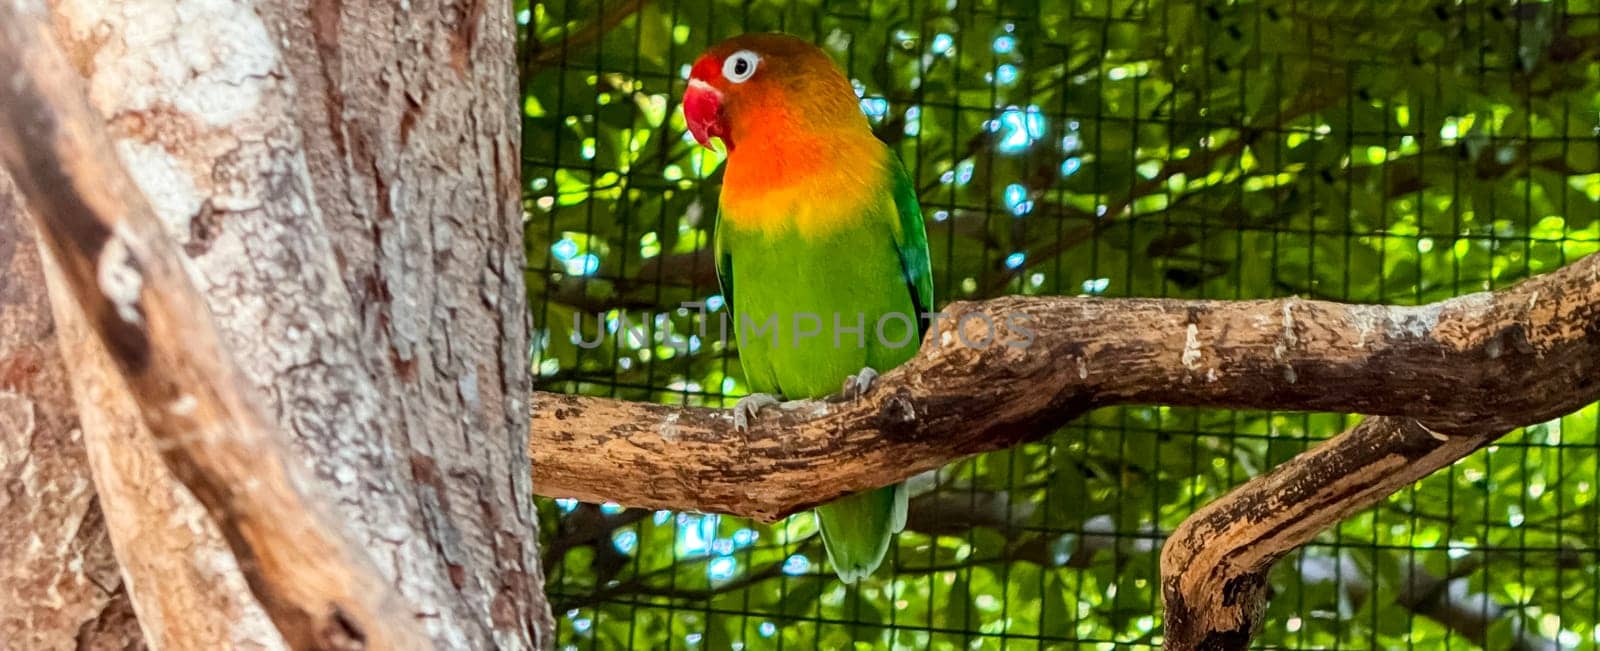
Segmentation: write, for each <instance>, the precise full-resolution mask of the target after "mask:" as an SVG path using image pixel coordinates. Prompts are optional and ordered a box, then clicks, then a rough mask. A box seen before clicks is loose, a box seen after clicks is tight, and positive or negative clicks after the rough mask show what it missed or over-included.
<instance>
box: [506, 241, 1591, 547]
mask: <svg viewBox="0 0 1600 651" xmlns="http://www.w3.org/2000/svg"><path fill="white" fill-rule="evenodd" d="M947 313H949V314H950V317H947V318H943V319H940V323H939V324H938V325H939V329H938V331H936V332H933V333H930V335H929V339H928V342H927V343H926V344H925V345H924V346H923V349H922V352H921V353H920V354H919V355H918V356H917V357H916V358H915V359H913V360H912V361H910V362H908V363H907V364H905V365H903V366H901V367H900V368H897V369H895V370H893V371H891V372H889V373H886V374H885V375H884V376H883V377H882V378H880V379H879V381H878V384H877V385H876V386H875V387H874V389H873V390H872V391H871V392H870V393H868V394H867V395H866V396H865V397H863V398H862V399H860V400H858V401H855V402H850V403H839V402H829V401H802V402H796V403H789V404H787V405H785V408H783V409H781V410H780V409H774V410H771V411H769V412H765V413H764V414H763V416H762V418H761V419H759V420H758V422H757V423H756V424H755V426H754V427H752V429H751V430H750V431H749V432H735V431H734V430H733V428H732V426H731V425H732V423H731V419H730V418H729V416H728V412H727V411H726V410H718V409H703V408H680V407H673V406H667V405H656V404H646V403H634V402H623V401H618V400H611V399H605V398H593V397H586V396H574V395H558V394H548V393H539V394H537V395H536V396H535V404H536V405H538V406H539V407H538V408H537V409H536V410H535V413H534V415H533V420H532V429H531V442H530V454H531V455H532V457H533V460H534V490H535V492H537V493H539V494H542V495H551V496H566V497H576V498H578V499H581V500H585V501H595V502H599V501H606V500H610V501H616V502H619V503H621V504H624V505H627V506H636V507H643V508H652V509H663V508H664V509H679V510H700V511H716V512H723V513H731V514H735V515H742V516H748V517H753V518H757V519H761V520H767V521H772V520H776V519H778V518H781V517H783V516H785V515H787V514H790V513H794V512H796V511H799V510H803V509H806V508H809V507H811V506H814V505H816V504H819V503H823V502H826V501H828V500H831V499H833V498H835V497H838V496H841V495H845V494H848V493H851V492H855V491H860V490H865V489H868V488H872V487H876V486H882V485H886V484H890V483H893V482H896V481H899V480H902V479H905V478H907V477H910V476H912V475H914V474H916V473H918V472H922V471H924V470H929V469H932V468H936V467H939V466H942V465H944V464H946V463H949V462H950V461H953V460H956V459H960V458H963V457H966V456H968V455H972V454H977V453H981V452H988V451H992V450H998V449H1002V448H1006V447H1010V446H1012V445H1015V444H1017V443H1020V442H1023V441H1027V440H1032V439H1036V438H1039V437H1041V436H1043V435H1045V434H1047V433H1048V432H1050V431H1052V430H1053V429H1055V428H1056V427H1058V426H1060V425H1062V424H1064V423H1066V422H1067V421H1069V420H1071V419H1073V418H1075V417H1077V416H1079V415H1082V414H1084V413H1085V412H1087V411H1089V410H1091V409H1094V408H1097V407H1103V406H1108V405H1125V404H1163V405H1175V406H1198V407H1219V408H1253V409H1278V410H1305V411H1327V412H1343V413H1365V414H1375V415H1392V416H1407V417H1410V418H1415V419H1418V420H1419V421H1420V422H1421V423H1423V424H1425V425H1426V427H1427V428H1428V429H1429V430H1432V431H1433V432H1435V433H1443V434H1441V437H1443V438H1446V439H1448V440H1445V441H1441V440H1439V437H1435V436H1433V435H1431V434H1428V432H1427V431H1426V430H1424V429H1422V427H1421V426H1416V425H1413V426H1412V427H1411V428H1410V429H1406V430H1404V431H1405V432H1409V433H1411V434H1416V433H1418V432H1420V433H1421V434H1422V435H1423V438H1425V439H1426V440H1421V439H1418V440H1415V441H1412V440H1410V439H1380V440H1372V439H1368V438H1365V437H1363V438H1361V439H1360V440H1361V441H1370V442H1372V443H1374V444H1377V443H1383V444H1388V445H1410V446H1413V447H1416V448H1417V449H1416V450H1412V453H1413V454H1414V455H1416V456H1417V457H1418V460H1416V461H1414V463H1421V460H1420V458H1421V457H1423V456H1426V454H1454V453H1457V452H1459V453H1461V454H1465V453H1467V452H1470V450H1471V449H1474V448H1475V447H1477V446H1478V445H1481V444H1482V443H1483V442H1485V441H1487V440H1491V439H1492V438H1493V437H1495V436H1498V435H1500V434H1501V433H1503V432H1505V431H1508V430H1510V429H1513V428H1516V427H1519V426H1522V425H1527V424H1531V423H1538V422H1543V421H1545V420H1549V419H1550V418H1554V417H1556V416H1560V415H1563V414H1566V413H1569V412H1571V411H1574V410H1576V409H1578V408H1580V407H1582V406H1584V405H1586V404H1588V403H1590V402H1593V401H1594V400H1595V398H1596V396H1597V395H1600V257H1596V256H1591V257H1589V258H1586V259H1583V260H1581V261H1579V262H1576V263H1574V264H1572V265H1570V266H1568V267H1566V268H1564V269H1561V270H1559V271H1556V272H1554V273H1551V274H1548V275H1546V276H1542V277H1538V278H1534V279H1532V280H1529V281H1526V282H1523V283H1521V284H1518V285H1516V286H1513V287H1510V288H1508V289H1504V290H1501V291H1499V292H1495V293H1480V294H1473V295H1469V296H1463V297H1459V298H1455V299H1451V300H1448V301H1443V302H1440V303H1435V304H1431V305H1426V306H1421V307H1402V306H1377V305H1347V304H1339V303H1330V302H1322V301H1306V300H1300V299H1294V298H1289V299H1279V300H1265V301H1190V300H1147V299H1121V300H1117V299H1096V298H1060V297H1051V298H1042V297H1006V298H1000V299H994V300H990V301H986V302H983V303H956V304H953V305H951V306H950V307H949V308H948V309H947ZM1015 323H1022V324H1025V325H1026V326H1027V328H1028V330H1031V331H1032V332H1031V334H1032V335H1033V338H1032V339H1031V342H1030V343H1028V345H1027V346H1026V347H1020V344H1021V343H1023V342H1024V341H1026V336H1027V335H1028V334H1030V333H1027V332H1023V331H1022V330H1021V329H1019V328H1014V327H1009V325H1008V324H1015ZM986 324H993V325H994V332H995V333H997V334H993V335H991V333H990V332H989V331H988V329H987V327H986ZM958 325H959V329H958V328H957V326H958ZM958 332H959V336H958ZM984 342H992V343H990V344H989V345H987V346H982V345H981V344H983V343H984ZM1007 344H1013V345H1017V346H1018V347H1013V346H1012V345H1007ZM1382 422H1384V421H1382V420H1379V421H1376V422H1374V424H1373V425H1369V426H1367V427H1368V428H1369V430H1370V429H1371V428H1373V427H1376V426H1377V425H1378V424H1379V423H1382ZM1398 425H1399V423H1393V424H1391V426H1398ZM1372 433H1376V432H1372ZM1402 450H1411V448H1402ZM1379 452H1380V451H1378V450H1373V451H1371V454H1374V455H1378V454H1379ZM1425 453H1426V454H1425ZM1379 456H1380V457H1381V455H1379ZM1429 458H1430V459H1431V458H1432V457H1429ZM1441 459H1442V457H1441ZM1441 462H1442V461H1441ZM1413 467H1415V466H1413ZM1335 479H1336V478H1333V477H1329V478H1328V481H1333V480H1335Z"/></svg>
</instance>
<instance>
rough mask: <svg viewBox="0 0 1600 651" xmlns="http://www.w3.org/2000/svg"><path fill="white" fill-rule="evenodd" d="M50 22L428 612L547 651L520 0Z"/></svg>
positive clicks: (303, 432) (267, 383)
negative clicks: (529, 455) (523, 172)
mask: <svg viewBox="0 0 1600 651" xmlns="http://www.w3.org/2000/svg"><path fill="white" fill-rule="evenodd" d="M53 18H54V26H55V28H56V33H57V36H58V38H59V39H60V41H61V42H62V43H63V44H64V45H65V47H66V49H67V51H68V53H69V56H70V58H71V60H72V62H73V64H74V65H75V66H76V67H77V69H78V71H79V73H80V74H81V75H83V76H84V77H85V78H86V79H87V80H88V82H89V88H90V96H91V98H92V100H93V103H94V105H95V108H96V109H97V110H98V111H99V112H100V114H101V116H102V117H103V118H104V119H105V120H106V122H107V123H108V124H109V125H110V128H111V131H112V135H113V138H114V141H115V143H116V145H117V149H118V154H119V157H120V159H121V160H122V162H123V163H124V164H125V165H126V167H127V168H128V170H129V171H130V173H131V174H132V176H133V178H134V180H135V182H136V183H137V185H138V186H139V189H140V190H142V191H143V193H144V194H145V195H146V196H148V197H150V199H151V201H152V203H153V204H154V206H155V208H156V212H157V214H158V215H159V216H160V217H161V219H162V221H163V222H164V224H165V227H166V230H167V233H168V235H169V236H170V237H172V238H173V239H174V240H176V241H177V242H178V243H179V244H181V247H182V251H183V252H184V254H186V259H185V267H186V270H187V271H188V272H189V274H190V275H191V277H192V278H193V279H194V280H195V282H196V283H197V284H198V285H199V286H200V287H201V289H202V290H203V292H204V295H205V299H206V303H207V307H209V308H210V311H211V312H212V313H213V314H214V315H215V316H216V317H217V319H218V323H219V325H220V327H221V329H222V331H223V335H224V337H225V340H226V343H227V347H228V348H229V349H230V350H232V351H234V353H235V356H236V358H237V359H238V360H239V361H240V364H241V367H242V370H243V371H244V375H245V376H246V378H247V379H248V381H249V383H250V384H252V385H253V386H254V388H255V389H256V390H257V391H258V392H259V393H260V395H262V396H263V397H264V398H265V400H264V402H265V404H266V405H267V406H268V408H269V410H270V411H271V413H272V416H273V420H275V421H276V422H277V424H278V425H279V427H280V428H281V429H283V430H286V431H288V432H289V433H290V434H291V436H292V438H293V441H294V444H295V446H296V451H297V452H298V456H299V458H301V459H304V460H305V461H306V465H307V466H308V467H309V468H310V469H311V471H312V473H313V474H314V475H315V476H316V477H317V478H318V479H319V480H320V482H319V483H320V484H321V487H322V489H323V490H327V491H330V492H331V493H332V494H334V495H335V496H336V501H337V503H338V506H339V508H340V510H341V514H340V515H341V516H342V518H341V519H342V520H344V521H345V522H347V523H349V524H350V526H351V527H352V528H353V529H354V530H355V532H356V535H357V537H358V538H359V540H360V541H361V543H362V545H363V546H364V547H365V548H367V549H369V550H371V551H372V552H373V556H374V559H375V560H376V561H377V562H378V564H379V569H380V570H381V571H382V572H383V574H384V575H385V576H386V577H387V578H389V580H390V581H391V582H393V583H394V584H395V585H396V586H397V587H398V588H399V589H400V591H401V593H402V594H403V595H404V596H405V597H406V601H407V602H408V603H409V604H410V605H411V606H412V608H411V611H412V614H413V615H414V617H415V618H416V619H418V620H419V621H421V622H422V623H423V624H424V625H425V626H426V627H427V628H428V632H429V634H430V635H431V636H432V637H433V638H434V639H435V641H436V642H438V643H439V644H441V645H444V646H449V647H457V648H483V647H489V646H498V647H505V648H525V647H536V646H547V645H548V644H549V643H550V639H549V636H548V631H549V629H550V628H551V622H550V618H549V615H548V611H547V608H546V606H545V604H544V601H543V597H542V577H541V573H540V566H539V563H538V562H537V551H536V542H535V541H536V540H537V538H538V536H537V522H536V520H535V518H534V514H533V512H532V506H531V502H530V501H529V500H528V498H527V496H528V495H529V494H530V493H531V489H530V486H529V483H528V474H529V471H528V465H527V464H528V460H527V459H526V457H525V456H524V453H523V449H524V445H525V441H524V440H523V439H524V437H525V433H526V431H527V421H526V419H527V415H526V411H527V398H526V396H527V395H528V373H527V368H526V350H527V325H526V324H527V317H526V309H525V297H524V290H523V284H522V276H521V268H522V266H523V263H522V247H521V246H520V239H521V227H520V224H521V211H520V203H519V193H518V187H519V182H518V180H517V175H518V173H519V169H520V165H519V160H520V154H519V151H518V143H519V139H518V137H517V128H518V122H517V117H516V116H517V109H516V102H515V98H516V94H517V93H516V84H515V78H514V75H515V72H514V67H513V66H514V56H513V52H512V49H513V43H514V36H513V32H512V29H511V11H510V8H509V6H507V5H506V4H505V3H502V2H483V1H480V0H468V1H466V2H413V3H410V4H409V5H395V4H394V3H382V2H366V3H363V2H346V3H341V2H297V3H251V2H244V3H223V2H212V1H209V0H182V1H180V2H176V3H173V2H167V1H164V0H163V1H145V2H139V1H133V2H120V3H113V2H107V1H101V0H60V1H58V2H55V3H54V5H53ZM114 533H115V532H114ZM130 535H131V533H130ZM190 542H198V543H200V544H202V545H204V541H203V540H201V541H190ZM174 544H175V545H176V543H174ZM178 546H181V545H178ZM152 549H154V548H152ZM217 549H218V548H216V547H215V546H213V550H214V551H215V550H217ZM139 597H140V595H139V594H137V592H136V594H135V598H136V599H138V598H139ZM146 597H147V598H148V599H149V600H150V601H151V602H152V605H154V604H155V603H158V602H160V601H161V599H160V598H159V597H158V596H155V595H147V596H146Z"/></svg>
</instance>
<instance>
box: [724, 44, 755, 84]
mask: <svg viewBox="0 0 1600 651" xmlns="http://www.w3.org/2000/svg"><path fill="white" fill-rule="evenodd" d="M758 63H761V57H760V56H759V55H757V54H756V53H755V52H751V51H749V50H739V51H738V52H734V53H733V54H730V55H728V58H727V59H726V60H724V61H723V62H722V76H723V77H724V78H726V79H727V80H728V81H731V82H733V83H736V84H742V83H744V81H745V80H746V79H749V78H750V75H753V74H755V73H756V64H758Z"/></svg>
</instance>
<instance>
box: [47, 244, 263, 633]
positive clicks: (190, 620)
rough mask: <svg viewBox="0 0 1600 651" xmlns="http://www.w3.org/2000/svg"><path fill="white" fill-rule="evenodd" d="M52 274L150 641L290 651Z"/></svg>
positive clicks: (94, 453) (88, 434) (107, 497)
mask: <svg viewBox="0 0 1600 651" xmlns="http://www.w3.org/2000/svg"><path fill="white" fill-rule="evenodd" d="M45 267H46V274H45V277H46V279H47V280H48V281H49V287H50V299H51V300H50V303H51V307H52V311H53V313H54V314H55V318H56V321H57V324H58V332H57V337H56V339H57V341H59V342H60V346H61V354H62V357H63V358H64V359H65V360H66V362H67V364H68V365H70V366H71V368H72V394H71V395H72V397H73V398H74V399H75V400H76V403H77V407H78V413H79V414H80V418H81V420H82V423H83V432H84V434H83V438H84V442H85V445H86V447H87V448H88V469H90V470H92V471H93V475H94V488H95V491H96V493H98V496H99V499H100V502H101V504H104V505H105V521H106V525H107V527H108V528H109V529H110V530H111V534H112V536H111V537H112V541H113V544H114V547H115V549H116V558H117V562H118V563H119V564H120V566H121V570H122V576H123V579H124V581H125V586H126V591H125V592H126V593H129V594H132V595H135V596H136V599H135V601H136V603H135V604H133V607H134V609H135V610H136V612H137V613H138V619H137V621H138V626H139V627H140V628H141V629H143V633H144V637H145V639H146V640H148V641H149V643H150V645H151V646H152V647H154V648H157V649H204V648H224V647H227V648H243V649H263V650H274V649H283V648H286V645H285V642H284V639H283V636H282V635H280V634H279V633H278V631H277V629H276V628H275V627H274V626H273V624H272V620H271V618H269V617H268V616H267V613H266V611H265V610H263V609H262V608H261V606H260V604H258V603H257V602H256V598H255V596H254V595H252V594H251V592H250V586H249V585H248V584H246V582H245V580H244V575H243V574H242V573H241V572H240V570H239V564H238V561H237V560H236V559H235V558H234V556H233V554H232V553H231V552H230V551H229V550H228V545H227V541H226V540H225V539H224V538H223V535H222V532H221V531H220V530H219V529H218V527H217V525H216V524H215V523H214V522H213V521H212V519H211V517H210V516H209V515H207V513H206V507H205V505H203V504H201V503H200V502H199V500H197V499H195V497H194V495H193V494H192V493H190V492H189V490H188V489H187V488H184V486H183V484H182V482H180V481H179V480H178V478H177V477H175V476H174V475H173V474H172V472H171V471H170V470H168V469H167V466H166V464H165V463H164V462H163V460H162V458H161V452H160V450H159V448H158V447H157V443H156V441H155V439H154V438H153V437H152V436H151V433H150V431H149V429H148V428H146V426H145V424H144V420H143V419H142V418H141V417H140V414H139V405H138V404H137V403H135V401H134V399H133V397H132V396H131V395H130V394H129V392H128V386H127V383H126V382H125V381H124V380H123V379H122V375H121V373H120V372H119V371H118V369H117V364H116V361H115V360H113V359H112V358H111V356H110V354H108V353H107V352H106V349H105V347H104V346H103V345H101V344H100V342H99V341H97V340H96V339H95V337H94V335H93V333H92V332H91V331H90V327H89V325H88V324H87V323H86V322H85V321H84V318H83V313H82V311H81V310H79V309H78V307H77V305H76V303H75V302H74V300H73V299H72V297H71V290H70V289H69V288H68V287H67V286H66V284H65V282H66V281H65V280H64V279H62V278H61V276H60V271H59V270H57V269H56V268H55V266H54V265H51V264H48V263H47V264H46V265H45Z"/></svg>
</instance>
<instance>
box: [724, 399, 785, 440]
mask: <svg viewBox="0 0 1600 651" xmlns="http://www.w3.org/2000/svg"><path fill="white" fill-rule="evenodd" d="M780 402H782V400H781V399H779V398H778V397H777V396H775V395H772V394H770V393H752V394H750V395H748V396H745V397H743V398H740V399H739V401H738V402H735V403H733V428H734V429H736V430H739V431H745V430H748V429H750V420H751V419H753V418H755V417H756V413H757V412H759V411H761V409H762V408H763V407H771V406H773V405H776V404H778V403H780Z"/></svg>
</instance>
